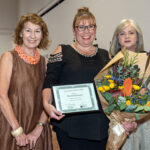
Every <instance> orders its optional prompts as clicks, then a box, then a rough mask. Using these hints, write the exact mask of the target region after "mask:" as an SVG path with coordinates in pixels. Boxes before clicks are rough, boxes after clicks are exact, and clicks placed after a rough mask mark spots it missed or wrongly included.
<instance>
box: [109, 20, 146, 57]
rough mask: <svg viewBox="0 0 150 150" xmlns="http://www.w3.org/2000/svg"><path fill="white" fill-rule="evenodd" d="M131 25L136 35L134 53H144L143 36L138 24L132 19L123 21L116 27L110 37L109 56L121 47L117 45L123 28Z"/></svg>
mask: <svg viewBox="0 0 150 150" xmlns="http://www.w3.org/2000/svg"><path fill="white" fill-rule="evenodd" d="M129 25H131V26H132V27H133V28H134V29H135V30H136V33H137V48H136V52H140V51H144V44H143V35H142V31H141V29H140V27H139V26H138V24H137V23H136V22H135V21H134V20H132V19H123V20H122V21H121V22H120V24H119V25H118V26H117V27H116V29H115V32H114V35H113V37H112V41H111V46H110V54H111V55H112V56H114V55H115V54H116V53H117V52H118V51H119V50H120V49H121V46H120V44H119V40H118V35H119V33H121V32H122V30H123V29H124V28H126V27H127V26H129Z"/></svg>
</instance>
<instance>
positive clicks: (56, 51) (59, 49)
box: [52, 45, 62, 55]
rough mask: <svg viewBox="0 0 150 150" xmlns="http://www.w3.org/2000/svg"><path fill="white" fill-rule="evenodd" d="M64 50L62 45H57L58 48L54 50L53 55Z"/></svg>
mask: <svg viewBox="0 0 150 150" xmlns="http://www.w3.org/2000/svg"><path fill="white" fill-rule="evenodd" d="M61 52H62V45H59V46H57V48H56V49H55V50H54V51H53V52H52V55H56V54H58V53H61Z"/></svg>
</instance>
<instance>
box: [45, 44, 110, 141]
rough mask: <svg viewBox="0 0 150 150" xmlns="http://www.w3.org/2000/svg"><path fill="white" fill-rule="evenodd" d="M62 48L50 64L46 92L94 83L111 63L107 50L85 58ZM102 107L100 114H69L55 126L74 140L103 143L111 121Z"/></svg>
mask: <svg viewBox="0 0 150 150" xmlns="http://www.w3.org/2000/svg"><path fill="white" fill-rule="evenodd" d="M61 46H62V53H59V54H58V55H51V56H50V61H51V62H49V63H48V64H47V73H46V78H45V82H44V88H48V87H49V88H51V86H53V85H58V84H78V83H80V84H81V83H91V82H94V77H95V76H96V74H97V73H98V72H99V71H100V70H101V69H102V68H103V67H104V66H105V65H106V63H107V62H108V61H109V56H108V52H107V51H106V50H104V49H98V52H97V53H96V55H94V56H92V57H85V56H82V55H81V54H79V53H77V52H76V51H75V50H74V49H73V47H71V46H70V45H61ZM55 59H56V60H55ZM97 99H98V96H97ZM98 103H99V111H97V112H92V113H82V114H69V115H66V116H65V118H63V119H62V120H60V121H56V120H54V119H51V123H52V124H53V125H54V126H56V127H58V128H60V129H62V130H63V131H64V132H66V133H67V135H68V136H70V137H75V138H82V139H93V140H102V139H104V138H106V137H107V136H108V133H107V132H108V123H109V120H108V119H107V117H106V116H105V114H104V113H103V111H102V108H101V105H100V102H99V100H98Z"/></svg>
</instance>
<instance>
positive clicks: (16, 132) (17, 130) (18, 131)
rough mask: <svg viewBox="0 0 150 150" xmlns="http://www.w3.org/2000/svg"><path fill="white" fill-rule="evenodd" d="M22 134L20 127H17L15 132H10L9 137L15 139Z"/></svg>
mask: <svg viewBox="0 0 150 150" xmlns="http://www.w3.org/2000/svg"><path fill="white" fill-rule="evenodd" d="M22 133H23V128H22V127H19V128H17V129H16V130H12V131H11V135H12V136H13V137H17V136H18V135H20V134H22Z"/></svg>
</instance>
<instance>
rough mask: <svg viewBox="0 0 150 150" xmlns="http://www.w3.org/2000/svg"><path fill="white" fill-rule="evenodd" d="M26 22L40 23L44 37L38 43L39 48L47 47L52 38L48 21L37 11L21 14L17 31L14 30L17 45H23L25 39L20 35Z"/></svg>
mask: <svg viewBox="0 0 150 150" xmlns="http://www.w3.org/2000/svg"><path fill="white" fill-rule="evenodd" d="M26 22H31V23H33V24H36V25H39V26H40V27H41V30H42V39H41V42H40V44H39V45H38V48H39V49H47V48H48V46H49V44H50V42H51V41H50V39H49V32H48V28H47V25H46V23H45V22H44V20H43V19H42V18H41V17H40V16H38V15H37V14H35V13H27V14H26V15H24V16H21V18H20V20H19V22H18V24H17V26H16V28H15V31H14V43H15V44H17V45H22V44H23V39H22V37H21V36H20V33H21V32H22V30H23V28H24V25H25V23H26Z"/></svg>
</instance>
